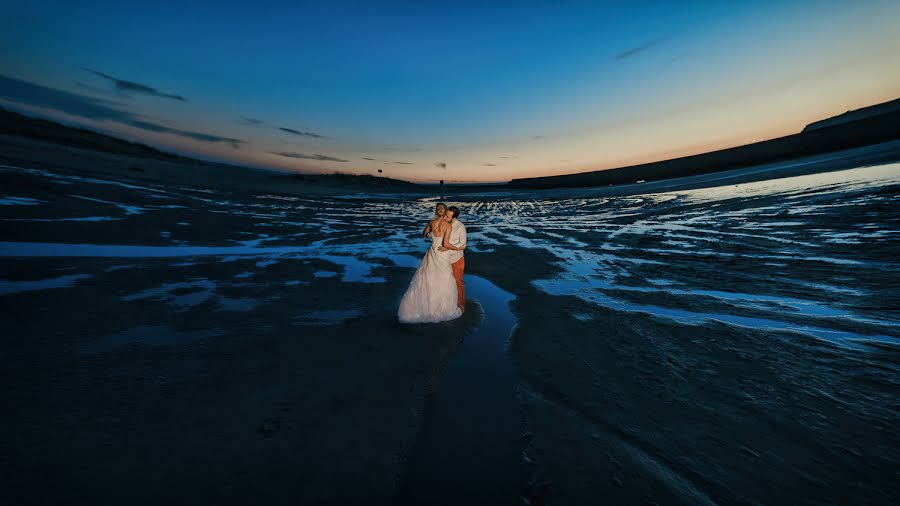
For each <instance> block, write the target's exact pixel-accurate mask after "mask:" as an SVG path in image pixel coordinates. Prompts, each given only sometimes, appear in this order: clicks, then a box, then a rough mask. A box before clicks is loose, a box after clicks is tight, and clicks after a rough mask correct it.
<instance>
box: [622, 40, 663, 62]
mask: <svg viewBox="0 0 900 506" xmlns="http://www.w3.org/2000/svg"><path fill="white" fill-rule="evenodd" d="M673 36H674V34H673V35H666V36H665V37H658V38H656V39H653V40H651V41H649V42H645V43H643V44H641V45H640V46H637V47H633V48H631V49H628V50H626V51H622V52H621V53H619V54H617V55H616V59H617V60H624V59H626V58H631V57H632V56H634V55H636V54H638V53H641V52H643V51H646V50H648V49H650V48H651V47H653V46H657V45H659V44H662V43H663V42H665V41H667V40H669V39H671V38H672V37H673Z"/></svg>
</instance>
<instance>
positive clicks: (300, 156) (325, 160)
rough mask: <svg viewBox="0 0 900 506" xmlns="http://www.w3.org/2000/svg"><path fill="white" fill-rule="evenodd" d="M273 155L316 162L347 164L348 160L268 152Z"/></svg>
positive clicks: (316, 155)
mask: <svg viewBox="0 0 900 506" xmlns="http://www.w3.org/2000/svg"><path fill="white" fill-rule="evenodd" d="M270 153H272V154H273V155H278V156H286V157H288V158H300V159H303V160H318V161H320V162H347V161H349V160H343V159H341V158H335V157H333V156H326V155H320V154H314V155H307V154H305V153H297V152H293V151H270Z"/></svg>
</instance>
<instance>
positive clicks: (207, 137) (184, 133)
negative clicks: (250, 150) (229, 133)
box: [123, 119, 244, 149]
mask: <svg viewBox="0 0 900 506" xmlns="http://www.w3.org/2000/svg"><path fill="white" fill-rule="evenodd" d="M123 123H125V124H126V125H131V126H133V127H135V128H140V129H142V130H149V131H151V132H162V133H167V134H173V135H179V136H181V137H187V138H189V139H194V140H198V141H203V142H225V143H228V144H231V147H233V148H234V149H237V148H239V147H240V145H241V144H243V142H244V141H242V140H240V139H232V138H231V137H220V136H218V135H212V134H205V133H203V132H192V131H190V130H179V129H177V128H171V127H167V126H163V125H158V124H156V123H151V122H149V121H144V120H140V119H132V120H127V121H123Z"/></svg>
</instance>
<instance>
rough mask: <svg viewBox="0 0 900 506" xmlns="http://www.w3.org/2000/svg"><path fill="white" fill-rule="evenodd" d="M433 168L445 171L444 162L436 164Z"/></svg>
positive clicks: (445, 164) (445, 165)
mask: <svg viewBox="0 0 900 506" xmlns="http://www.w3.org/2000/svg"><path fill="white" fill-rule="evenodd" d="M434 166H435V167H437V168H439V169H446V168H447V163H446V162H437V163H435V164H434Z"/></svg>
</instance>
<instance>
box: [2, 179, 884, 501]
mask: <svg viewBox="0 0 900 506" xmlns="http://www.w3.org/2000/svg"><path fill="white" fill-rule="evenodd" d="M127 176H128V174H127V173H123V174H121V175H109V174H107V175H102V176H98V175H97V174H90V173H88V172H86V171H85V170H84V169H80V168H77V167H70V168H67V169H60V168H53V167H50V166H47V165H41V167H40V168H39V167H37V166H28V165H25V164H11V163H6V164H5V165H3V166H2V167H0V180H2V183H3V184H2V188H3V190H2V191H3V195H2V197H0V203H2V204H3V205H2V206H0V218H2V221H0V229H2V232H3V241H2V242H0V255H2V268H0V279H2V283H0V300H2V307H3V313H4V314H3V318H4V322H5V326H6V329H7V330H6V332H5V333H6V336H5V338H4V339H3V341H2V344H0V346H2V349H0V353H2V355H3V356H4V359H5V360H4V362H5V364H7V365H6V366H5V367H4V368H3V370H2V372H0V375H2V381H3V384H4V385H5V387H6V388H5V390H6V395H5V396H4V398H3V401H2V402H3V407H2V409H3V412H4V413H7V414H8V415H7V416H5V419H6V423H5V429H6V430H5V431H4V432H5V433H4V438H3V440H2V443H0V444H2V452H0V454H2V455H3V456H4V460H3V461H2V475H3V476H4V478H3V482H2V483H3V485H2V487H3V490H2V493H3V495H4V496H5V497H10V498H14V499H16V501H14V502H21V503H26V504H59V503H61V502H75V503H87V502H92V503H95V504H160V503H177V504H181V503H189V502H190V503H195V504H196V503H203V502H210V503H219V504H247V503H255V504H287V503H292V504H297V503H300V504H352V503H366V504H372V503H375V504H388V503H390V502H392V501H393V500H394V499H395V497H396V492H397V491H398V490H405V489H406V488H405V487H407V485H403V483H405V482H404V479H407V478H408V477H409V476H415V473H410V472H409V469H407V468H406V467H405V466H406V465H407V464H408V462H409V457H410V456H411V455H414V454H415V448H416V445H417V440H418V438H419V436H420V434H425V433H428V430H427V428H428V427H429V424H432V423H436V422H435V420H433V419H432V420H429V419H428V417H427V416H423V414H424V413H425V412H426V411H427V410H426V409H425V406H426V398H427V397H428V395H429V393H431V392H439V387H440V385H441V383H442V381H443V380H445V379H446V378H447V376H450V374H449V373H448V374H445V372H444V371H445V370H447V364H448V363H449V364H451V368H452V363H453V358H454V356H455V355H458V354H462V353H469V352H470V349H469V348H471V346H469V344H470V343H467V342H466V338H467V336H478V337H477V338H478V339H493V340H496V341H497V342H502V343H504V346H505V348H504V349H505V352H506V355H505V356H506V357H507V358H508V359H509V361H510V363H511V364H512V370H513V373H512V374H513V375H514V382H513V384H512V385H511V386H510V388H509V389H508V390H509V392H508V393H509V396H510V398H511V399H514V400H515V402H516V403H517V404H516V406H517V407H518V410H519V411H518V413H519V415H520V416H521V424H522V425H521V434H513V435H511V436H512V438H513V439H515V440H517V441H519V444H520V445H521V450H522V451H521V459H520V462H519V463H518V464H519V465H520V466H521V474H522V477H523V478H522V483H521V487H520V488H521V493H520V494H519V495H520V497H523V498H526V499H527V500H529V501H531V502H532V503H546V504H595V503H596V502H597V501H598V500H602V501H603V502H608V503H644V502H647V503H658V504H697V503H725V504H744V503H767V504H774V503H798V502H812V503H835V502H836V503H841V504H890V503H892V502H893V499H894V498H896V497H897V496H898V495H900V485H898V480H897V470H898V469H900V462H898V459H897V455H898V450H900V436H898V435H897V433H896V430H895V425H896V422H897V420H898V415H900V402H898V398H897V395H896V392H897V391H898V387H900V363H898V359H900V318H898V316H897V314H896V311H895V308H896V307H897V303H898V300H897V295H896V292H895V289H896V286H898V284H900V264H898V261H897V258H900V241H898V223H900V208H898V206H897V205H896V203H895V202H896V200H897V198H898V194H900V164H886V165H879V166H870V167H859V168H854V169H849V170H840V171H833V172H828V173H822V174H808V175H803V176H796V177H790V178H782V179H773V180H768V181H758V182H742V183H740V184H729V185H721V186H717V187H714V188H694V189H690V188H680V189H677V190H671V189H670V190H671V191H658V192H657V191H647V192H645V193H641V192H640V191H639V190H633V191H632V194H630V195H617V194H615V193H614V192H611V191H608V190H603V189H597V190H590V189H580V190H577V191H574V190H573V191H562V190H557V191H554V192H546V193H529V192H517V193H504V192H496V191H495V192H488V193H476V192H470V193H456V194H453V195H449V196H436V195H434V194H433V193H421V192H420V193H418V194H416V193H402V194H379V195H373V194H349V195H348V194H345V195H313V194H304V195H298V194H291V193H288V192H276V191H275V190H274V189H273V190H271V191H260V190H259V189H250V190H238V189H235V188H230V189H223V188H216V187H209V186H205V187H201V186H200V185H198V184H196V183H195V182H193V181H188V182H186V183H185V184H175V183H174V182H173V181H174V179H171V180H166V181H165V183H158V182H157V183H154V182H152V181H150V180H148V179H147V178H144V180H138V179H136V178H134V177H127ZM172 177H173V178H174V177H175V176H174V175H173V176H172ZM422 191H426V190H422ZM448 191H449V190H448ZM439 199H442V200H445V201H447V202H448V203H454V204H457V205H459V206H460V207H461V208H462V210H463V216H462V219H463V221H464V222H465V223H466V224H467V227H468V229H469V245H470V247H469V250H468V251H467V253H466V265H467V274H472V275H477V276H478V277H480V278H483V279H484V280H486V282H489V283H490V284H492V285H493V286H495V287H498V288H499V291H497V292H495V291H490V290H484V291H480V292H478V294H479V295H478V296H479V297H482V298H487V297H491V295H490V294H491V293H508V294H510V296H511V297H512V299H511V300H510V302H509V303H508V307H509V309H510V310H511V314H512V317H514V318H515V321H514V322H513V326H512V328H513V330H512V333H511V335H510V334H508V328H507V327H497V328H498V329H500V330H497V331H495V334H497V335H490V336H486V335H484V334H485V333H481V334H479V333H478V329H479V328H481V326H482V325H485V324H486V322H487V321H488V319H490V318H491V317H492V314H491V312H486V311H484V310H483V308H485V307H496V306H491V305H490V304H489V303H490V302H492V301H489V300H481V301H479V300H477V298H476V297H474V296H473V298H472V299H471V300H470V302H469V310H468V311H467V313H466V316H464V317H463V318H462V319H461V320H458V321H455V322H450V323H447V324H441V325H432V326H412V327H410V326H402V325H400V324H398V323H397V322H396V307H397V303H398V302H399V299H400V297H401V296H402V295H403V292H404V290H405V289H406V286H407V284H408V282H409V280H410V279H411V277H412V274H413V269H412V268H411V267H413V266H415V265H416V264H417V263H418V259H419V258H420V257H421V255H422V254H423V252H424V249H425V247H426V243H425V242H424V241H423V240H422V239H421V238H420V237H418V236H417V233H418V231H420V230H421V228H422V225H423V220H424V219H426V218H427V216H428V215H429V213H430V210H431V208H432V207H433V205H434V203H435V202H436V201H437V200H439ZM504 304H505V302H504ZM495 311H496V310H495ZM503 329H505V330H503ZM507 340H508V343H507ZM468 372H470V373H471V375H472V376H473V377H474V380H473V381H474V382H475V383H476V384H478V382H479V381H481V382H482V384H487V383H486V382H488V381H491V378H492V376H491V374H490V373H491V371H486V370H479V369H477V368H473V369H470V370H469V371H468ZM480 375H484V376H480ZM501 394H502V391H501ZM472 409H473V412H472V413H471V419H472V420H475V421H477V420H478V419H479V414H478V413H477V412H475V411H474V409H475V408H474V407H472ZM423 428H424V429H423ZM476 429H477V426H476ZM516 430H517V431H518V430H520V429H518V428H517V429H516ZM507 436H510V435H507ZM471 465H473V462H466V457H465V456H464V455H463V456H459V457H454V458H452V459H451V460H450V463H449V468H448V469H450V471H448V474H447V476H443V477H439V479H442V480H445V481H447V482H449V483H453V481H454V479H455V475H454V474H453V471H452V469H453V466H457V467H458V468H462V467H465V466H471ZM483 478H484V481H483V483H460V487H475V486H490V483H491V478H492V477H491V476H490V475H489V474H485V475H484V476H483ZM513 502H515V501H513Z"/></svg>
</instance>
